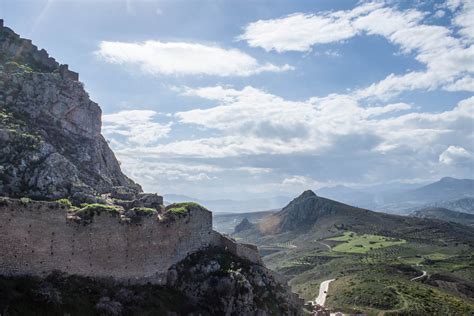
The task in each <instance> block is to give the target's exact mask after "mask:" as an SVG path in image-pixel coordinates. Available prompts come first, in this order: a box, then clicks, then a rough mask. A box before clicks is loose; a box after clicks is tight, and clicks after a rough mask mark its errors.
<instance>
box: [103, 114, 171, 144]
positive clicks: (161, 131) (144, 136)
mask: <svg viewBox="0 0 474 316" xmlns="http://www.w3.org/2000/svg"><path fill="white" fill-rule="evenodd" d="M157 115H158V113H157V112H155V111H151V110H129V111H121V112H118V113H112V114H106V115H103V116H102V122H103V127H102V131H103V133H104V135H106V136H109V137H113V136H117V135H119V136H123V137H125V138H126V140H127V141H128V142H130V143H134V144H138V145H148V144H151V143H153V142H156V140H158V139H160V138H163V137H166V136H167V135H168V133H169V132H170V131H171V125H172V124H171V123H167V124H160V123H157V122H154V118H155V117H156V116H157Z"/></svg>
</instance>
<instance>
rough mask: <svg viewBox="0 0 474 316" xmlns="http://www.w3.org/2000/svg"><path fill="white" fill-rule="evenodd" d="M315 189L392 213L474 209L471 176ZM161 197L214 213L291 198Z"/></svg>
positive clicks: (275, 205)
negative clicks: (431, 209) (358, 187)
mask: <svg viewBox="0 0 474 316" xmlns="http://www.w3.org/2000/svg"><path fill="white" fill-rule="evenodd" d="M316 193H317V194H318V195H319V196H321V197H325V198H328V199H332V200H336V201H340V202H342V203H346V204H349V205H353V206H356V207H361V208H365V209H370V210H376V211H381V212H386V213H393V214H405V215H408V214H410V213H411V212H413V211H415V210H417V209H420V208H425V207H429V206H436V207H445V208H447V209H450V210H453V211H461V212H467V213H470V212H472V213H474V180H471V179H456V178H449V177H446V178H442V179H441V180H439V181H436V182H434V183H430V184H426V185H419V184H404V183H390V184H386V185H377V186H372V187H368V188H363V189H354V188H350V187H346V186H343V185H338V186H334V187H325V188H321V189H319V190H317V191H316ZM164 200H165V204H166V203H168V204H169V203H177V202H197V203H199V204H202V205H203V206H205V207H207V208H208V209H210V210H211V211H213V212H214V213H248V212H258V211H267V210H278V209H282V208H283V207H284V206H285V205H286V204H288V202H290V201H291V198H290V197H288V196H275V197H269V198H256V199H248V200H233V199H215V200H204V199H197V198H194V197H190V196H186V195H178V194H165V195H164Z"/></svg>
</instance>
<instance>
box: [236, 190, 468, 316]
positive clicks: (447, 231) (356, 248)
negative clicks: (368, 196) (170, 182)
mask: <svg viewBox="0 0 474 316" xmlns="http://www.w3.org/2000/svg"><path fill="white" fill-rule="evenodd" d="M311 193H312V192H305V193H304V194H302V195H301V196H300V197H298V198H297V199H295V200H293V201H292V202H291V203H290V204H289V205H288V206H286V207H285V208H283V209H282V211H280V212H278V213H275V214H273V215H271V216H269V217H266V218H264V219H263V220H261V221H260V222H259V223H257V224H256V225H253V226H252V227H253V228H250V229H249V230H247V231H242V232H240V233H239V234H237V235H235V237H236V238H239V239H241V240H243V241H247V242H254V243H257V244H259V246H260V249H261V253H262V255H264V258H263V259H264V261H265V263H266V264H267V266H268V267H270V268H271V269H274V270H276V271H278V272H280V273H282V274H284V275H286V276H287V277H288V278H289V279H290V284H291V285H292V287H293V289H294V290H295V291H296V292H298V293H299V294H300V295H302V296H303V297H304V298H305V299H306V300H314V299H315V297H316V296H317V294H318V291H319V285H320V283H321V282H322V281H324V280H328V279H335V281H334V282H332V283H331V285H330V287H329V291H328V297H327V302H326V305H327V306H328V307H329V308H331V310H341V311H345V312H356V311H363V312H366V313H369V314H371V315H382V314H384V315H468V314H469V313H470V312H471V311H473V312H474V300H473V297H474V263H473V262H474V246H473V245H474V242H473V241H474V230H473V229H472V228H470V227H468V226H464V225H460V224H457V223H449V222H443V221H439V220H431V219H424V218H414V217H403V216H395V215H388V214H382V213H376V212H372V211H369V210H364V209H359V208H355V207H351V206H349V205H346V204H342V203H339V202H336V201H331V200H328V199H324V198H321V197H318V196H316V195H315V194H314V193H313V194H311ZM425 272H426V275H424V274H425ZM422 275H423V277H421V276H422Z"/></svg>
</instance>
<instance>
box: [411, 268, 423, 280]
mask: <svg viewBox="0 0 474 316" xmlns="http://www.w3.org/2000/svg"><path fill="white" fill-rule="evenodd" d="M421 272H423V273H422V274H421V275H420V276H417V277H415V278H413V279H411V280H410V281H416V280H419V279H421V278H423V277H424V276H425V275H426V271H424V270H422V271H421Z"/></svg>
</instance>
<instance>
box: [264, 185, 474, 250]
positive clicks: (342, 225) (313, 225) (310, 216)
mask: <svg viewBox="0 0 474 316" xmlns="http://www.w3.org/2000/svg"><path fill="white" fill-rule="evenodd" d="M341 229H342V230H351V231H354V232H359V233H372V234H380V235H384V236H390V237H397V238H405V239H407V238H408V239H412V240H427V241H430V242H433V238H435V240H436V241H438V242H442V241H458V242H465V243H470V244H474V230H466V227H464V226H462V225H459V224H456V223H441V222H439V221H435V220H430V219H421V218H414V217H407V216H398V215H390V214H385V213H378V212H373V211H369V210H365V209H361V208H356V207H353V206H350V205H347V204H343V203H339V202H337V201H333V200H329V199H326V198H322V197H318V196H317V195H316V194H315V193H314V192H312V191H305V192H303V193H302V194H301V195H300V196H299V197H297V198H296V199H294V200H293V201H291V202H290V203H289V204H288V205H287V206H286V207H284V208H283V209H282V210H281V211H280V212H277V213H275V214H272V215H271V216H268V217H266V218H264V219H263V220H262V221H261V222H259V223H258V228H257V229H256V233H257V234H260V235H263V236H283V235H287V236H288V238H292V237H295V236H298V237H300V238H301V237H302V236H304V235H309V236H313V237H318V238H322V237H325V236H326V235H330V234H331V231H332V232H334V231H337V230H341ZM290 236H292V237H290ZM255 240H256V239H255Z"/></svg>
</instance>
